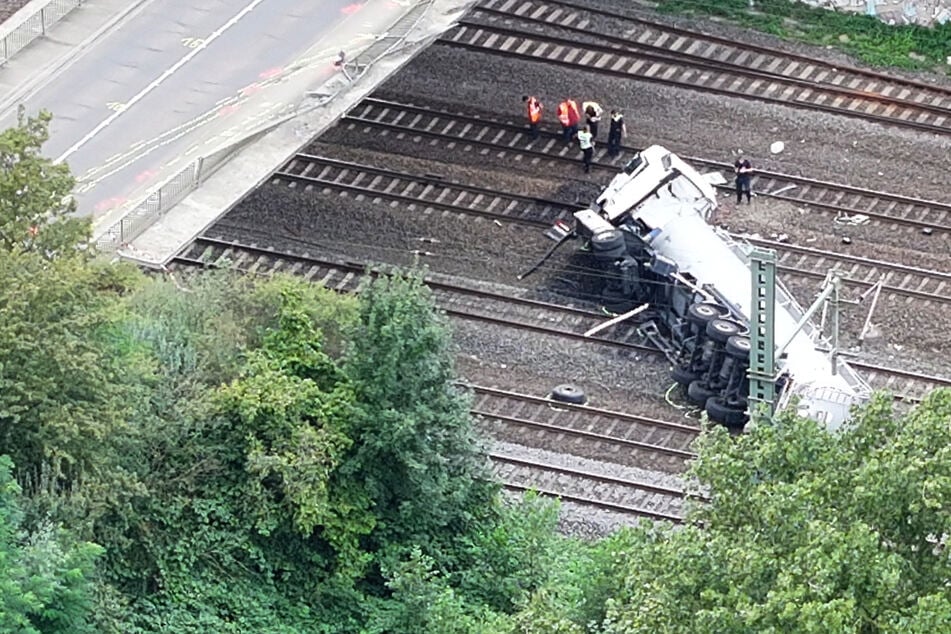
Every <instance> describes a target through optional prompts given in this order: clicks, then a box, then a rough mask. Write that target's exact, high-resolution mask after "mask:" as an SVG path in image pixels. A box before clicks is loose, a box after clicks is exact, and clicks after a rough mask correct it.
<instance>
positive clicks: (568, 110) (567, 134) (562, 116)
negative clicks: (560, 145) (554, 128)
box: [558, 99, 581, 143]
mask: <svg viewBox="0 0 951 634" xmlns="http://www.w3.org/2000/svg"><path fill="white" fill-rule="evenodd" d="M558 121H559V123H561V132H562V134H563V135H564V139H565V143H571V139H572V138H574V136H575V135H576V134H577V133H578V122H579V121H581V111H580V110H578V102H576V101H575V100H574V99H565V100H564V101H562V102H561V103H560V104H558Z"/></svg>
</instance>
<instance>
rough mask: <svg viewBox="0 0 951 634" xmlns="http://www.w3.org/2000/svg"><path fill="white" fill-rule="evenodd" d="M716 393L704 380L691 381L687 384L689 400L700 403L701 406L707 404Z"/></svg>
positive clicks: (695, 403) (696, 403)
mask: <svg viewBox="0 0 951 634" xmlns="http://www.w3.org/2000/svg"><path fill="white" fill-rule="evenodd" d="M716 395H717V392H714V391H713V390H711V389H710V388H709V387H707V385H706V384H705V383H704V382H703V381H700V380H697V381H691V382H690V385H688V386H687V400H688V401H690V402H691V403H693V404H694V405H699V406H700V407H703V406H704V405H706V403H707V401H708V400H709V399H710V398H711V397H713V396H716Z"/></svg>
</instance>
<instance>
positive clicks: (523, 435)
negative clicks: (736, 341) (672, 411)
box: [472, 386, 700, 473]
mask: <svg viewBox="0 0 951 634" xmlns="http://www.w3.org/2000/svg"><path fill="white" fill-rule="evenodd" d="M472 389H473V393H474V395H475V399H474V401H473V405H472V412H473V414H477V415H479V416H481V417H482V418H483V419H484V420H486V421H488V422H489V423H491V426H490V428H491V429H492V433H493V435H494V436H496V437H497V438H499V439H500V440H505V441H508V442H512V443H516V444H520V445H526V446H531V447H538V448H541V449H553V448H554V447H555V446H556V445H557V446H560V447H564V446H565V442H566V440H570V442H571V448H572V449H571V452H570V453H572V454H574V455H577V456H581V457H584V458H590V459H592V460H603V461H607V462H612V463H616V464H623V465H627V466H631V467H646V468H650V469H654V470H657V471H663V472H666V473H680V472H681V471H683V466H684V462H685V461H686V460H689V459H691V458H694V457H696V456H695V454H694V453H693V452H692V451H691V450H690V444H691V443H692V442H693V441H694V439H695V438H696V437H697V435H698V434H699V433H700V428H699V427H698V426H696V425H686V424H683V423H674V422H669V421H663V420H658V419H656V418H650V417H647V416H640V415H638V414H629V413H625V412H616V411H611V410H606V409H600V408H596V407H590V406H587V405H573V404H570V403H560V402H559V403H553V402H552V401H551V400H550V399H548V398H541V397H537V396H528V395H525V394H518V393H515V392H509V391H505V390H499V389H494V388H487V387H480V386H472Z"/></svg>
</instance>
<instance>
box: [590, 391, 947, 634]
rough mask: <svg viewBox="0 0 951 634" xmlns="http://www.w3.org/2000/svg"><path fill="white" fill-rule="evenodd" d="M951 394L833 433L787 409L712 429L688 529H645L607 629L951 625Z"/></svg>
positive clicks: (871, 412) (878, 411)
mask: <svg viewBox="0 0 951 634" xmlns="http://www.w3.org/2000/svg"><path fill="white" fill-rule="evenodd" d="M949 421H951V391H949V390H939V391H936V392H934V393H933V394H932V395H931V396H930V397H929V398H928V399H926V400H925V402H923V403H922V404H921V405H920V406H919V407H917V408H916V409H915V410H914V411H913V412H912V413H910V414H908V415H907V416H905V417H904V418H903V419H900V420H899V419H897V418H896V417H895V416H894V414H893V412H892V411H891V402H890V400H889V399H888V398H887V397H885V396H880V397H878V398H876V399H875V400H874V401H873V402H872V403H871V404H870V405H869V406H868V407H866V408H865V409H864V410H863V411H862V412H860V413H859V414H858V416H857V417H856V420H855V424H854V426H853V427H852V428H850V429H848V430H846V431H844V432H842V433H841V434H838V435H831V434H829V433H827V432H826V431H825V430H823V429H821V428H820V426H819V425H818V424H817V423H815V422H812V421H808V420H803V419H798V418H795V417H794V416H792V415H789V414H784V415H782V416H781V417H780V418H779V420H777V422H776V424H775V425H763V426H759V427H758V428H757V429H756V430H755V431H754V432H753V433H751V434H749V435H745V436H742V437H740V438H732V437H730V436H729V435H728V434H727V433H725V431H723V430H720V429H716V430H712V431H710V432H709V433H707V434H705V435H704V436H703V438H702V440H701V444H700V448H699V449H700V458H699V460H698V462H697V463H696V465H695V467H694V469H693V474H694V475H695V476H697V477H698V478H699V480H700V481H701V482H702V483H704V484H705V485H706V486H708V487H709V491H710V494H711V496H712V499H711V502H710V503H709V504H708V505H702V506H698V507H697V509H696V511H695V512H694V513H693V515H692V518H691V521H690V523H689V524H688V525H687V526H686V527H685V528H684V529H683V530H677V531H671V530H662V529H657V528H648V529H642V530H639V531H637V532H636V533H635V535H636V537H637V539H632V540H631V541H630V544H629V550H628V551H627V552H626V557H627V558H628V559H629V562H630V564H629V567H628V569H627V574H626V577H625V580H624V584H623V589H622V590H621V591H620V592H618V593H617V594H616V595H615V596H614V597H612V599H611V601H610V604H609V608H610V609H609V610H608V616H607V620H606V623H607V625H606V627H605V632H611V633H614V632H656V631H667V632H754V631H755V632H862V633H864V632H896V633H897V632H905V631H925V630H926V629H927V628H931V627H933V626H934V625H935V624H937V623H943V624H944V627H943V628H940V627H939V628H938V630H933V629H932V630H930V631H940V630H942V629H947V626H948V625H949V624H951V603H949V598H948V592H947V582H948V579H949V578H951V563H949V559H948V553H947V549H946V540H947V538H948V535H951V505H949V500H951V425H949Z"/></svg>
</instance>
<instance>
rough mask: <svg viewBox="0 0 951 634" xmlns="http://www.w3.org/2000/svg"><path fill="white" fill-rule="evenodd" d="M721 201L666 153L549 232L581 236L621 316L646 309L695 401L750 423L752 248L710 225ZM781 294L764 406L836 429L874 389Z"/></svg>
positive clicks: (639, 158)
mask: <svg viewBox="0 0 951 634" xmlns="http://www.w3.org/2000/svg"><path fill="white" fill-rule="evenodd" d="M716 205H717V202H716V193H715V190H714V188H713V187H712V185H711V184H710V183H709V182H708V181H707V180H706V179H705V178H703V177H702V176H701V175H700V174H699V173H697V171H696V170H694V169H693V168H692V167H691V166H689V165H688V164H686V163H685V162H684V161H682V160H681V159H680V158H678V157H677V156H675V155H674V154H672V153H671V152H669V151H668V150H666V149H664V148H663V147H660V146H656V145H655V146H651V147H649V148H647V149H645V150H643V151H641V152H640V153H639V154H638V155H636V156H635V157H634V158H633V159H632V160H631V161H630V162H629V163H627V165H626V166H625V167H624V169H623V170H622V171H621V173H619V174H618V175H617V176H615V177H614V179H613V180H612V181H611V183H610V184H609V185H608V186H607V187H606V188H605V189H604V190H603V191H602V192H601V194H600V195H599V196H598V197H597V199H596V201H595V203H594V204H592V205H591V206H590V207H589V208H587V209H583V210H581V211H578V212H576V213H575V214H574V220H575V222H574V226H570V225H568V224H566V223H563V222H561V223H558V224H556V225H555V226H554V227H553V228H552V229H551V230H549V232H548V235H549V237H550V238H552V239H554V240H556V242H558V245H560V244H562V243H564V242H566V241H567V240H568V239H570V238H580V239H581V240H582V242H583V248H584V249H585V250H590V254H591V256H592V257H593V259H594V261H595V266H596V267H597V268H598V274H597V276H596V279H597V280H599V285H600V289H599V292H600V300H601V303H602V304H603V305H604V306H605V307H606V308H607V309H609V310H610V311H612V312H615V313H624V312H627V311H631V310H632V309H636V308H638V307H642V310H643V312H641V313H640V314H638V315H637V318H639V319H641V323H640V324H639V328H640V331H641V332H642V333H643V334H644V335H645V336H646V337H648V338H649V339H650V340H651V341H652V342H653V343H655V344H656V345H657V346H658V347H659V348H660V349H661V350H662V351H663V352H664V354H665V355H666V356H667V358H668V359H669V361H670V363H671V378H672V379H673V380H674V381H676V382H677V383H680V384H681V385H683V386H684V389H685V392H686V398H687V399H688V400H689V401H690V402H692V403H693V404H695V405H697V406H698V407H701V408H703V409H705V410H706V412H707V414H708V416H709V417H710V419H711V420H714V421H716V422H719V423H723V424H726V425H731V426H733V425H735V426H741V425H743V424H744V423H745V422H746V421H747V420H748V416H749V402H748V397H749V385H750V374H749V370H750V359H751V340H750V336H749V335H750V318H751V308H752V303H753V296H752V285H753V282H752V276H751V272H750V252H751V250H752V248H751V247H750V246H749V245H748V244H745V243H741V242H738V241H736V240H734V239H733V238H732V237H731V236H730V235H729V234H727V233H726V232H725V231H722V230H721V229H719V228H716V227H714V226H712V225H711V224H709V221H710V219H711V216H712V214H713V212H714V210H715V209H716ZM558 245H556V247H557V246H558ZM554 249H555V247H553V248H552V251H550V252H549V254H548V255H550V254H551V252H553V251H554ZM546 257H547V256H546ZM775 298H776V301H775V307H774V311H773V315H774V319H773V332H774V340H775V342H777V343H776V344H775V350H774V353H775V354H774V355H770V356H771V357H773V356H774V357H775V366H774V368H772V369H771V370H769V375H768V376H771V379H770V381H769V383H768V385H771V389H770V390H769V391H770V392H771V393H770V394H767V398H765V399H764V400H765V401H767V402H769V403H772V404H774V405H775V407H777V408H782V407H786V406H788V405H789V403H790V402H796V403H797V407H798V409H799V411H800V413H801V414H803V415H805V416H809V417H811V418H813V419H816V420H818V421H820V422H822V423H824V424H826V426H828V427H829V428H833V429H834V428H836V427H838V426H839V425H841V424H842V423H843V422H844V421H846V420H847V418H848V416H849V412H850V409H851V406H852V405H854V404H857V403H859V402H861V401H863V400H864V399H866V398H867V396H868V393H869V389H868V386H867V385H866V384H865V383H864V381H863V380H862V379H861V377H860V376H859V375H858V374H857V373H856V372H855V371H854V369H853V368H851V367H850V366H849V365H848V364H847V363H845V362H843V361H842V360H841V359H838V358H837V357H836V356H835V355H832V356H831V357H830V355H829V354H827V352H826V351H828V348H829V342H828V341H827V340H825V338H824V337H823V336H822V334H821V332H820V331H819V329H818V328H816V327H815V326H814V325H813V324H812V323H811V322H810V321H809V319H808V315H806V313H805V311H803V309H802V308H801V307H800V306H799V305H798V304H797V303H796V301H795V300H794V299H793V297H792V295H791V294H790V293H789V292H788V291H787V290H786V289H785V288H784V287H783V286H782V285H781V284H778V283H777V284H776V286H775ZM823 349H825V350H826V351H823Z"/></svg>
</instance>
